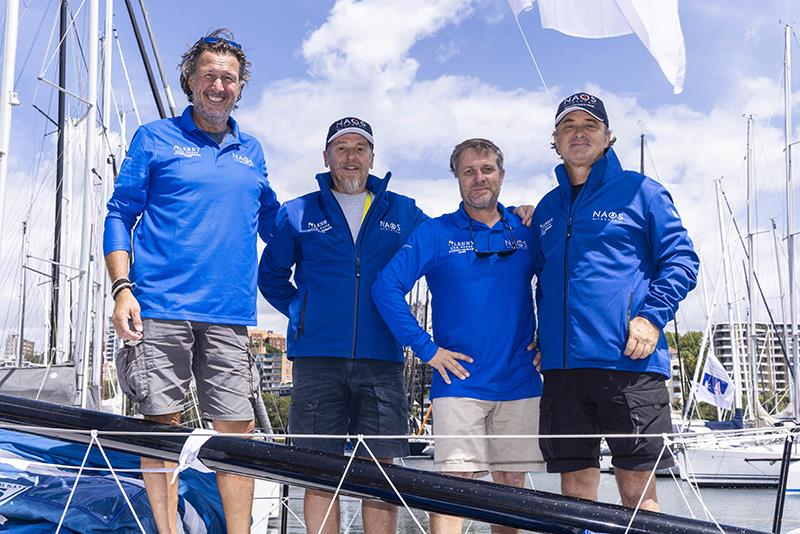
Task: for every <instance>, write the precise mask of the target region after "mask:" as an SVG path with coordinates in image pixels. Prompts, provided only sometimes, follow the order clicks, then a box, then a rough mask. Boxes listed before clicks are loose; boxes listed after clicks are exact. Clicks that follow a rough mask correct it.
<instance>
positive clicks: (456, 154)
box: [450, 137, 503, 176]
mask: <svg viewBox="0 0 800 534" xmlns="http://www.w3.org/2000/svg"><path fill="white" fill-rule="evenodd" d="M468 149H472V150H474V151H475V152H477V153H478V154H481V155H483V154H487V153H490V152H491V153H493V154H494V155H495V156H496V157H497V168H498V169H500V170H501V171H502V170H503V151H502V150H500V148H498V146H497V145H495V144H494V143H492V142H491V141H489V140H488V139H482V138H480V137H476V138H474V139H467V140H466V141H461V142H460V143H459V144H457V145H456V147H455V148H454V149H453V153H452V154H450V172H452V173H453V175H454V176H458V172H457V171H458V159H459V158H460V157H461V154H462V153H463V152H464V151H465V150H468Z"/></svg>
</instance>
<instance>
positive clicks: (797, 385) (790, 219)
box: [783, 24, 800, 421]
mask: <svg viewBox="0 0 800 534" xmlns="http://www.w3.org/2000/svg"><path fill="white" fill-rule="evenodd" d="M784 37H785V44H784V61H783V95H784V103H783V105H784V110H785V113H784V122H783V136H784V140H785V142H786V146H785V147H784V158H786V161H785V166H786V247H787V253H788V258H789V321H788V323H789V324H788V325H786V327H788V328H790V329H791V339H792V363H793V367H794V383H793V384H792V388H793V390H794V394H793V395H791V399H792V409H793V411H794V420H795V421H800V376H798V375H799V374H800V349H799V348H798V346H797V299H795V289H794V284H795V281H794V202H793V195H794V186H793V185H792V55H791V54H792V52H791V51H792V27H791V26H789V25H788V24H787V25H786V27H785V28H784Z"/></svg>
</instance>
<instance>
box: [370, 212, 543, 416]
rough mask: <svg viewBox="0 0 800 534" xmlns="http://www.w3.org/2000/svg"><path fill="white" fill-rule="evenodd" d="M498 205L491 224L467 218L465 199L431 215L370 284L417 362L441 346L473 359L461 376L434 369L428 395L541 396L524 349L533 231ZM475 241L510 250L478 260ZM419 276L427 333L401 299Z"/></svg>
mask: <svg viewBox="0 0 800 534" xmlns="http://www.w3.org/2000/svg"><path fill="white" fill-rule="evenodd" d="M499 210H500V214H501V217H502V218H501V220H499V221H497V223H495V224H494V225H493V226H492V227H491V228H489V227H488V226H487V225H486V224H484V223H482V222H479V221H475V220H470V217H469V215H468V214H467V212H466V211H465V210H464V204H463V203H462V204H461V207H460V208H459V209H458V211H456V212H454V213H448V214H446V215H442V216H441V217H437V218H435V219H429V220H428V221H426V222H424V223H423V224H422V225H420V227H419V228H418V229H417V230H415V231H414V233H413V234H411V238H410V239H409V240H408V243H406V244H405V245H404V246H403V248H401V249H400V252H398V253H397V255H395V257H394V258H393V259H392V261H391V262H389V265H387V266H386V268H385V269H384V270H383V271H382V272H381V273H380V274H379V275H378V279H377V281H376V282H375V285H373V286H372V298H373V300H374V301H375V305H376V306H377V307H378V310H379V311H380V312H381V314H382V315H383V317H384V318H385V319H386V322H387V324H388V325H389V327H390V328H391V329H392V332H394V334H395V336H396V337H397V339H398V340H399V341H400V343H402V344H403V345H406V346H410V347H411V348H412V349H413V350H414V352H415V353H416V354H417V355H418V356H419V357H420V358H421V359H422V360H424V361H426V362H427V361H430V359H431V358H433V356H434V355H435V354H436V351H437V350H438V348H439V347H444V348H446V349H448V350H452V351H455V352H460V353H462V354H466V355H468V356H471V357H472V359H473V363H465V362H461V363H462V365H463V366H464V367H465V368H466V369H467V370H468V371H469V373H470V375H469V377H467V378H466V379H464V380H460V379H458V378H455V377H452V379H451V383H450V384H447V383H445V381H444V380H443V379H442V377H441V375H440V374H439V373H438V372H434V373H433V382H432V385H431V395H430V397H431V398H432V399H433V398H437V397H467V398H471V399H480V400H488V401H507V400H518V399H524V398H528V397H535V396H539V395H541V390H542V380H541V377H540V376H539V374H538V373H537V372H536V369H535V368H534V366H533V353H531V352H529V351H528V350H527V346H528V344H529V343H530V342H531V341H532V340H533V332H534V328H535V325H536V323H535V319H534V315H533V291H532V289H531V279H532V278H533V267H534V266H533V257H532V255H531V252H532V251H531V247H530V245H531V238H532V234H533V233H534V232H533V229H532V228H529V227H527V226H524V225H523V224H522V222H521V221H520V219H519V217H517V216H516V215H514V214H513V213H512V212H511V211H510V210H507V209H506V208H504V207H503V206H499ZM470 225H471V226H472V228H471V229H470ZM473 238H474V240H475V244H474V245H473ZM512 241H513V243H514V244H513V245H512ZM473 246H474V247H476V248H477V250H482V251H502V250H512V248H513V247H516V251H515V252H514V253H513V254H511V255H510V256H507V257H500V256H498V255H496V254H495V255H493V256H490V257H488V258H479V257H478V256H477V254H475V249H474V248H473ZM421 276H425V278H426V280H427V282H428V287H429V288H430V291H431V297H432V298H431V303H432V308H433V339H431V336H430V334H428V332H426V331H425V330H423V329H422V327H420V325H419V323H417V320H416V319H415V318H414V316H413V315H412V314H411V312H410V310H409V308H408V304H407V303H406V301H405V299H404V296H405V294H406V293H408V292H409V291H410V290H411V288H412V287H413V285H414V282H416V281H417V280H418V279H419V278H420V277H421Z"/></svg>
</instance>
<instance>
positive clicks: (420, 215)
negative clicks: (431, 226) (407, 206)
mask: <svg viewBox="0 0 800 534" xmlns="http://www.w3.org/2000/svg"><path fill="white" fill-rule="evenodd" d="M414 209H415V210H416V211H415V212H414V229H417V228H419V225H421V224H422V223H424V222H425V221H427V220H428V219H430V217H428V216H427V215H425V212H423V211H422V210H421V209H419V208H418V207H417V204H416V202H415V203H414Z"/></svg>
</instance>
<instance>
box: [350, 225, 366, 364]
mask: <svg viewBox="0 0 800 534" xmlns="http://www.w3.org/2000/svg"><path fill="white" fill-rule="evenodd" d="M365 220H366V218H365ZM361 226H362V228H363V226H364V223H363V222H362V223H361ZM360 285H361V253H360V251H356V300H355V305H356V309H355V314H353V359H354V360H355V358H356V340H357V339H358V290H359V287H360Z"/></svg>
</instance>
